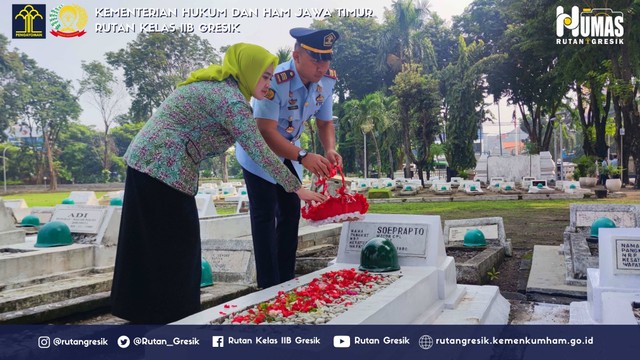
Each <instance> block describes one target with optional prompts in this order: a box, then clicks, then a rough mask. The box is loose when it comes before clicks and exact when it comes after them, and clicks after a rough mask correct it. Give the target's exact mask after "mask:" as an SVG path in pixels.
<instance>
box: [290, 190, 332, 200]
mask: <svg viewBox="0 0 640 360" xmlns="http://www.w3.org/2000/svg"><path fill="white" fill-rule="evenodd" d="M296 194H298V197H299V198H300V200H302V201H305V202H313V201H315V202H323V201H325V200H326V199H327V196H326V195H323V194H320V193H317V192H313V191H311V190H307V189H305V188H300V189H298V190H297V191H296Z"/></svg>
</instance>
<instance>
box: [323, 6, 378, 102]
mask: <svg viewBox="0 0 640 360" xmlns="http://www.w3.org/2000/svg"><path fill="white" fill-rule="evenodd" d="M312 27H314V28H317V29H326V28H331V29H334V30H336V31H338V32H339V33H340V39H339V40H338V41H336V43H335V45H334V47H333V48H334V56H333V59H332V60H331V67H333V68H335V69H336V71H337V73H338V78H339V81H338V82H337V83H336V86H335V90H334V91H335V94H336V95H337V96H338V101H339V102H344V101H345V100H346V99H347V98H355V99H362V98H363V97H364V96H365V95H367V94H369V93H371V92H374V91H376V90H379V89H382V88H383V86H384V83H383V82H382V79H383V77H384V74H385V72H384V71H382V70H381V69H380V68H379V67H378V66H377V61H378V60H377V58H376V56H375V54H377V53H378V48H377V46H378V39H379V37H380V31H381V25H380V24H378V23H377V22H376V21H375V19H372V18H351V17H338V16H333V17H330V18H327V19H326V20H322V21H314V22H313V24H312Z"/></svg>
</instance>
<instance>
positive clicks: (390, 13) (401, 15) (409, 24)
mask: <svg viewBox="0 0 640 360" xmlns="http://www.w3.org/2000/svg"><path fill="white" fill-rule="evenodd" d="M428 7H429V3H428V2H421V1H417V2H416V3H414V1H413V0H396V1H394V2H392V3H391V10H386V11H385V13H384V18H385V28H384V30H383V32H382V37H381V40H380V43H379V44H380V50H381V51H380V55H381V56H382V57H383V58H382V59H380V60H381V61H382V63H384V64H386V65H387V66H388V67H389V68H390V69H391V70H392V72H393V73H394V74H397V73H398V72H399V71H402V65H403V64H406V63H412V62H419V60H420V59H422V47H421V45H422V44H421V39H420V36H415V35H416V33H417V32H418V30H420V28H422V25H423V24H424V22H425V20H426V18H427V15H429V9H428Z"/></svg>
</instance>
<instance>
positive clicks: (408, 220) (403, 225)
mask: <svg viewBox="0 0 640 360" xmlns="http://www.w3.org/2000/svg"><path fill="white" fill-rule="evenodd" d="M440 226H441V225H440V217H439V216H428V215H393V214H391V215H388V214H385V215H382V214H367V215H365V218H364V220H361V221H353V222H347V223H344V224H343V226H342V232H341V233H340V246H339V248H338V259H337V262H338V263H354V264H359V263H360V250H361V249H362V247H363V246H364V244H365V243H366V242H367V241H369V240H370V239H373V238H376V237H382V238H385V239H388V240H390V241H391V242H392V243H393V244H394V245H395V247H396V250H397V251H398V260H399V262H400V265H401V266H402V265H412V266H438V265H439V264H441V263H442V262H443V261H444V258H445V257H446V254H445V251H444V241H443V239H442V232H441V230H440V229H441V228H440Z"/></svg>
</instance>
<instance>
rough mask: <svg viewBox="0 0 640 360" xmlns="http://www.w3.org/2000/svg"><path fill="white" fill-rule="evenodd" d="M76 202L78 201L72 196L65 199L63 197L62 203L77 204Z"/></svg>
mask: <svg viewBox="0 0 640 360" xmlns="http://www.w3.org/2000/svg"><path fill="white" fill-rule="evenodd" d="M75 203H76V202H75V201H73V199H72V198H64V199H62V204H64V205H73V204H75Z"/></svg>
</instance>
